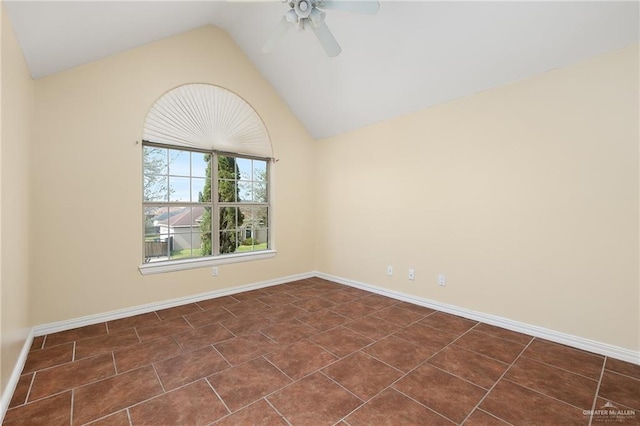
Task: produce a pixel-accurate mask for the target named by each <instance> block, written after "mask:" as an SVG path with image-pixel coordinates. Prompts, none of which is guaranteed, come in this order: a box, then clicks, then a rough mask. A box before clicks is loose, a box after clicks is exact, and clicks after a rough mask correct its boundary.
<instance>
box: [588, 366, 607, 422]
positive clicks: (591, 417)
mask: <svg viewBox="0 0 640 426" xmlns="http://www.w3.org/2000/svg"><path fill="white" fill-rule="evenodd" d="M606 365H607V357H604V361H603V362H602V369H601V370H600V378H599V379H598V386H596V394H595V395H594V396H593V404H591V415H590V416H589V426H591V424H592V423H593V411H594V410H595V409H596V403H597V402H598V394H599V393H600V385H601V384H602V378H603V377H604V370H605V366H606Z"/></svg>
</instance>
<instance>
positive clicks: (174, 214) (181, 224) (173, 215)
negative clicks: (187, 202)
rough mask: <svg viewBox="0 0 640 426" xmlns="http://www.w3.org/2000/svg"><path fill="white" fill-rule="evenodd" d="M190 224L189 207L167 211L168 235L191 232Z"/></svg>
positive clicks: (191, 221) (173, 208)
mask: <svg viewBox="0 0 640 426" xmlns="http://www.w3.org/2000/svg"><path fill="white" fill-rule="evenodd" d="M192 223H193V219H192V216H191V208H190V207H171V208H170V209H169V232H168V233H169V234H175V233H178V232H181V233H185V232H191V225H192Z"/></svg>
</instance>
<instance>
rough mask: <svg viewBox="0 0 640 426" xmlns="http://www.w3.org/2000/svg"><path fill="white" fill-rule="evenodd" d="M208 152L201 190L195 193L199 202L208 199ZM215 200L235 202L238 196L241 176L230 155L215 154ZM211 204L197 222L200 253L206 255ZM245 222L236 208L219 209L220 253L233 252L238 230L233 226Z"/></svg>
mask: <svg viewBox="0 0 640 426" xmlns="http://www.w3.org/2000/svg"><path fill="white" fill-rule="evenodd" d="M211 158H212V157H211V155H206V156H205V161H207V163H208V164H207V181H206V183H205V186H204V189H203V191H202V192H201V193H200V194H199V196H198V201H200V202H211V169H212V166H213V165H212V164H211ZM217 166H218V201H219V202H223V203H224V202H235V201H236V200H237V198H238V193H239V188H238V185H237V181H238V179H240V170H239V169H238V167H237V165H236V159H235V158H233V157H226V156H223V155H219V156H218V165H217ZM211 215H212V212H211V207H206V208H205V211H204V213H203V214H202V222H200V231H201V235H200V239H201V242H202V246H201V247H202V254H203V255H204V256H209V255H211V254H212V253H213V247H212V245H213V242H212V238H211V232H212V230H211V223H212V219H211V217H212V216H211ZM243 221H244V215H243V214H242V213H241V212H239V211H238V209H237V208H235V207H226V208H222V209H220V254H225V253H233V252H235V251H236V241H237V233H236V232H235V229H237V227H238V226H240V225H241V224H242V222H243Z"/></svg>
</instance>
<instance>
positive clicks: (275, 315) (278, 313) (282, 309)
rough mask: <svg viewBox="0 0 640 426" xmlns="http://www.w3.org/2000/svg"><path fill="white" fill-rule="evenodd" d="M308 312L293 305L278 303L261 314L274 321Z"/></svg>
mask: <svg viewBox="0 0 640 426" xmlns="http://www.w3.org/2000/svg"><path fill="white" fill-rule="evenodd" d="M307 314H308V312H307V311H305V310H304V309H302V308H300V307H298V306H295V305H290V304H287V305H280V306H276V307H274V308H272V309H267V310H265V311H264V312H263V313H262V315H264V316H265V317H267V318H269V319H270V320H272V321H275V322H281V321H289V320H292V319H294V318H296V317H299V316H302V315H307Z"/></svg>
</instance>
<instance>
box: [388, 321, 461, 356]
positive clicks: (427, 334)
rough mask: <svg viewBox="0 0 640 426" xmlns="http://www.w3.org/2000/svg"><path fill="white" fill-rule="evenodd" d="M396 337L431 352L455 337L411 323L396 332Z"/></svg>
mask: <svg viewBox="0 0 640 426" xmlns="http://www.w3.org/2000/svg"><path fill="white" fill-rule="evenodd" d="M394 336H396V337H400V338H402V339H405V340H407V341H409V342H411V343H415V344H416V345H420V346H422V347H424V348H427V349H429V350H430V351H432V352H437V351H439V350H440V349H442V348H444V347H445V346H447V345H448V344H450V343H451V342H453V341H454V340H455V339H456V336H454V335H453V334H450V333H447V332H445V331H442V330H437V329H435V328H432V327H427V326H426V325H422V324H412V325H410V326H409V327H406V328H404V329H402V330H400V331H399V332H397V333H396V334H394Z"/></svg>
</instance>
